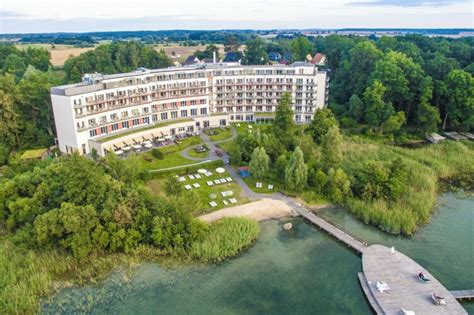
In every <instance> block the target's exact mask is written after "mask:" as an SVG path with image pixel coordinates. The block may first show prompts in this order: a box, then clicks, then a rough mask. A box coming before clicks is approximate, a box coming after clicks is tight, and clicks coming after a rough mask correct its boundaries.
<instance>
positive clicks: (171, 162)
mask: <svg viewBox="0 0 474 315" xmlns="http://www.w3.org/2000/svg"><path fill="white" fill-rule="evenodd" d="M199 143H201V139H200V138H199V137H190V138H186V139H183V140H182V142H181V144H172V145H169V146H165V147H162V148H160V149H159V150H160V151H161V152H163V156H164V157H163V159H162V160H160V159H157V158H155V157H153V155H152V154H151V151H148V152H144V153H140V154H137V155H136V156H135V158H133V159H129V161H130V163H136V165H137V167H138V170H139V171H149V170H154V169H159V168H166V167H174V166H181V165H187V164H192V163H195V161H191V160H188V159H186V158H184V157H182V156H181V153H180V152H181V151H182V150H184V149H186V148H187V147H190V146H193V145H196V144H199Z"/></svg>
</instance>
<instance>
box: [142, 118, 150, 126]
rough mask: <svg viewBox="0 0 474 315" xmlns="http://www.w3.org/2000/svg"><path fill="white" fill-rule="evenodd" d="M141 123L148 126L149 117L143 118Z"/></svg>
mask: <svg viewBox="0 0 474 315" xmlns="http://www.w3.org/2000/svg"><path fill="white" fill-rule="evenodd" d="M143 123H144V124H147V125H148V124H150V117H145V118H143Z"/></svg>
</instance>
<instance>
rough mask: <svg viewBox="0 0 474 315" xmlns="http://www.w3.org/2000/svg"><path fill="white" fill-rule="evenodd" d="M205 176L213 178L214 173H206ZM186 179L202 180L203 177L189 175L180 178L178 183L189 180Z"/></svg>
mask: <svg viewBox="0 0 474 315" xmlns="http://www.w3.org/2000/svg"><path fill="white" fill-rule="evenodd" d="M204 175H206V177H209V176H212V173H211V172H209V171H207V172H206V173H204ZM186 177H188V178H189V179H190V180H193V179H200V178H201V177H202V176H201V174H190V175H187V176H180V177H179V178H178V181H179V182H185V181H186V180H187V179H186Z"/></svg>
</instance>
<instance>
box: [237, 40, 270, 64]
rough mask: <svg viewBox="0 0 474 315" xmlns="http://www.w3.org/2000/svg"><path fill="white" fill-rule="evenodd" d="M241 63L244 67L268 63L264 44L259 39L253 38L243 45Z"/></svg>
mask: <svg viewBox="0 0 474 315" xmlns="http://www.w3.org/2000/svg"><path fill="white" fill-rule="evenodd" d="M245 45H246V48H245V51H244V60H243V63H244V64H246V65H265V64H267V63H268V55H267V52H266V49H265V42H264V41H263V40H262V39H261V38H258V37H257V38H255V39H252V40H249V41H247V42H246V43H245Z"/></svg>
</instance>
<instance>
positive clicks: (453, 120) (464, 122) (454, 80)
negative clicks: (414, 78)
mask: <svg viewBox="0 0 474 315" xmlns="http://www.w3.org/2000/svg"><path fill="white" fill-rule="evenodd" d="M446 87H447V90H446V93H447V99H448V102H447V104H446V113H445V116H444V120H443V129H444V128H446V124H447V123H449V125H450V126H452V127H453V128H456V129H462V130H469V129H470V128H472V127H474V79H473V77H472V76H471V74H469V73H468V72H466V71H463V70H452V71H451V72H450V73H449V74H448V77H447V78H446Z"/></svg>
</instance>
